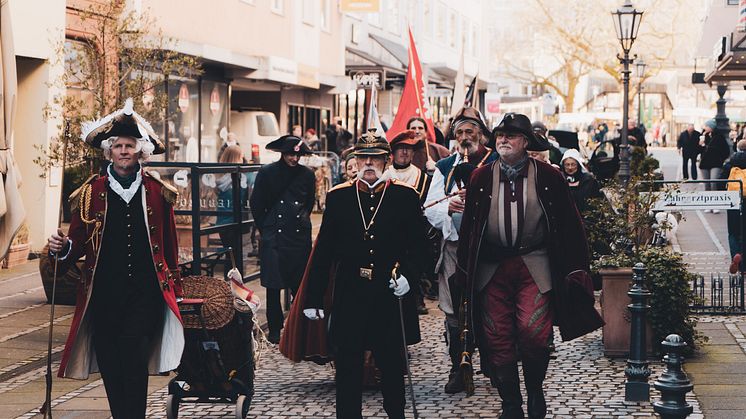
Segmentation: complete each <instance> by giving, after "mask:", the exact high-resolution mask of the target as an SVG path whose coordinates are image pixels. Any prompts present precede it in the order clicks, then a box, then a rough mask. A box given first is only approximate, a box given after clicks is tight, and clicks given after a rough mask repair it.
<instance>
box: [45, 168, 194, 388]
mask: <svg viewBox="0 0 746 419" xmlns="http://www.w3.org/2000/svg"><path fill="white" fill-rule="evenodd" d="M141 173H142V185H141V186H140V187H141V188H144V190H143V193H142V210H143V212H144V214H145V223H146V227H147V234H148V237H149V240H150V250H151V252H150V253H151V255H152V257H153V260H152V262H153V266H154V267H155V272H156V276H157V278H158V285H159V286H160V288H161V290H162V291H163V300H164V301H165V303H166V305H165V307H166V308H165V315H164V322H163V333H162V334H161V335H160V341H159V342H157V343H156V345H154V350H153V353H152V354H151V356H150V362H149V370H150V373H151V374H157V373H160V372H165V371H170V370H173V369H175V368H176V367H177V366H178V365H179V362H180V360H181V353H182V351H183V348H184V331H183V327H182V324H181V316H180V315H179V309H178V307H177V305H176V296H177V295H179V296H180V295H181V278H180V276H179V270H178V245H177V242H176V226H175V224H174V211H173V207H172V204H173V202H174V201H175V198H176V190H175V189H174V188H173V187H172V186H170V185H167V184H164V183H162V182H161V181H160V180H158V179H156V178H154V177H153V176H151V175H150V174H149V173H147V172H145V171H143V172H141ZM108 182H109V180H108V176H102V177H94V178H92V179H89V180H88V181H87V182H86V183H85V184H84V185H83V186H82V187H81V188H80V189H78V190H76V191H75V192H73V194H72V195H71V196H70V201H71V207H72V210H73V215H72V221H71V223H70V229H69V231H68V237H69V238H70V240H72V246H71V248H70V251H69V253H68V254H67V256H66V257H65V258H64V260H62V261H61V263H62V264H63V265H62V269H65V267H66V265H69V264H72V263H75V261H77V260H78V259H80V257H81V256H85V273H86V275H84V278H85V282H81V283H79V284H78V292H77V304H76V306H75V314H74V315H73V321H72V325H71V326H70V333H69V335H68V337H67V341H66V342H65V351H64V353H63V355H62V361H61V364H60V371H59V373H58V375H59V376H60V377H68V378H77V379H86V378H88V374H89V373H91V372H96V371H97V370H98V365H97V364H96V361H95V354H94V349H93V341H92V339H91V337H92V333H91V332H92V329H91V323H90V315H89V314H88V313H89V311H88V306H89V303H90V299H91V293H92V291H93V281H95V279H96V277H97V275H106V268H105V267H103V266H98V265H97V263H96V261H97V260H98V256H99V251H100V246H99V243H102V242H103V241H104V240H106V237H104V234H103V233H104V226H105V225H106V214H107V199H106V197H107V188H106V185H107V184H108Z"/></svg>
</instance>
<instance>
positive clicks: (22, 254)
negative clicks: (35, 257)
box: [3, 243, 31, 269]
mask: <svg viewBox="0 0 746 419" xmlns="http://www.w3.org/2000/svg"><path fill="white" fill-rule="evenodd" d="M30 252H31V243H24V244H17V245H15V246H10V250H8V255H7V256H6V257H5V259H3V269H10V268H12V267H14V266H18V265H23V264H24V263H26V262H28V255H29V253H30Z"/></svg>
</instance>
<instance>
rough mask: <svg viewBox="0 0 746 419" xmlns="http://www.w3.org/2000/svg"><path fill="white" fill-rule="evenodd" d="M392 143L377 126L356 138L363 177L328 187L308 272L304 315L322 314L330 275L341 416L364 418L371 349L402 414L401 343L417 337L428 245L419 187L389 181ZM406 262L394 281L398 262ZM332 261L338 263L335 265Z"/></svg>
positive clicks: (388, 405) (387, 397) (386, 400)
mask: <svg viewBox="0 0 746 419" xmlns="http://www.w3.org/2000/svg"><path fill="white" fill-rule="evenodd" d="M390 151H391V149H390V147H389V144H388V143H387V142H386V140H385V139H382V138H381V137H380V136H377V135H375V129H371V130H369V132H368V133H367V134H365V135H363V137H361V138H360V139H359V140H358V142H357V143H356V144H355V151H354V152H355V155H356V158H357V164H358V177H357V179H353V180H350V181H347V182H345V183H343V184H340V185H338V186H337V187H335V188H333V189H332V190H331V191H329V194H328V195H327V198H326V210H325V212H324V218H323V221H322V223H321V230H320V231H319V235H318V238H317V243H316V247H315V249H314V254H313V258H312V260H311V261H310V262H309V263H310V271H309V274H308V281H309V282H308V284H307V287H308V288H307V289H308V295H307V297H306V300H305V301H304V307H305V310H304V311H303V313H304V314H305V315H306V317H308V318H309V319H311V320H318V319H323V318H324V312H323V310H322V309H321V308H320V307H323V305H322V303H323V298H324V295H325V292H326V289H327V287H328V286H329V282H330V272H336V275H335V277H334V279H333V281H334V285H333V288H332V289H333V296H332V301H333V302H332V306H331V307H332V309H331V311H332V312H331V313H327V316H326V317H327V319H328V320H329V321H330V325H329V343H330V346H331V349H332V350H333V351H334V353H335V362H336V380H337V418H344V419H356V418H362V416H361V409H362V372H363V370H362V369H363V351H365V350H366V349H370V350H372V351H373V356H374V358H375V362H376V366H378V367H379V368H380V369H381V373H382V376H381V389H382V392H383V407H384V409H385V410H386V413H387V414H388V416H389V418H397V419H398V418H401V419H403V418H404V406H405V396H404V373H405V371H406V369H405V365H404V352H403V351H404V344H403V339H402V331H401V325H400V306H399V301H398V299H399V298H403V300H402V307H403V309H402V314H401V315H403V316H404V323H405V330H406V339H407V344H414V343H417V342H419V340H420V330H419V320H418V318H417V313H416V311H415V304H414V299H413V298H412V297H413V295H412V294H413V293H411V292H408V291H409V289H410V284H409V281H408V280H407V278H410V280H411V281H412V282H413V283H412V284H411V286H412V287H415V286H417V285H418V284H417V283H416V282H415V281H417V280H418V278H419V277H420V273H421V270H422V263H423V261H424V260H425V252H426V247H425V246H426V244H425V237H424V230H423V217H422V211H421V209H420V201H419V197H418V195H417V192H416V191H415V190H414V189H413V188H412V187H411V186H409V185H407V184H405V183H403V182H400V181H397V180H394V179H390V178H389V176H388V175H387V174H385V167H386V163H387V160H388V155H389V153H390ZM397 263H399V264H401V266H400V269H399V271H398V275H397V279H396V281H394V280H393V279H392V270H393V269H394V267H395V265H396V264H397ZM333 267H336V269H334V268H333Z"/></svg>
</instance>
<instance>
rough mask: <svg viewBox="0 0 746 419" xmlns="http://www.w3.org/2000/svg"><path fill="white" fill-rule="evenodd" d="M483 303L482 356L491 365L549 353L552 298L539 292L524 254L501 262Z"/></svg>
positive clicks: (489, 284)
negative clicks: (523, 256) (525, 262)
mask: <svg viewBox="0 0 746 419" xmlns="http://www.w3.org/2000/svg"><path fill="white" fill-rule="evenodd" d="M479 302H480V305H481V310H480V311H481V322H482V330H481V332H482V336H481V339H480V355H482V356H484V355H487V357H486V358H487V359H486V360H485V361H486V362H487V363H488V364H489V365H492V366H494V367H498V366H501V365H506V364H510V363H513V362H515V361H517V360H518V359H519V358H535V357H541V356H542V355H546V353H547V351H548V345H549V343H550V341H549V340H550V339H551V336H552V307H551V304H550V299H549V296H548V295H544V294H542V293H541V292H539V288H538V287H537V285H536V282H534V280H533V278H532V277H531V274H530V273H529V271H528V268H527V267H526V265H525V264H524V263H523V259H522V258H521V257H520V256H517V257H511V258H509V259H506V260H504V261H502V262H500V265H499V267H498V268H497V270H495V273H494V275H493V276H492V279H491V280H490V282H489V283H488V284H487V285H486V286H485V287H484V289H483V290H482V292H481V293H480V296H479ZM485 349H486V350H485ZM519 355H520V356H519Z"/></svg>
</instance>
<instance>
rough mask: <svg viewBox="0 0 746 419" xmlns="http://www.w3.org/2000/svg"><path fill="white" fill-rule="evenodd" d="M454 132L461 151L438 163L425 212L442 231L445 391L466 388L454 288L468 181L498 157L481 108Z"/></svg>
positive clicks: (462, 118)
mask: <svg viewBox="0 0 746 419" xmlns="http://www.w3.org/2000/svg"><path fill="white" fill-rule="evenodd" d="M450 131H451V133H452V134H453V136H454V138H455V139H456V141H457V142H458V145H459V149H460V152H458V153H454V154H453V155H451V156H450V157H447V158H445V159H443V160H440V161H439V162H438V163H436V165H435V166H436V169H435V172H434V173H433V180H432V183H431V185H430V188H429V190H428V194H427V199H425V205H426V207H427V208H426V209H425V215H426V216H427V220H428V221H429V222H430V224H431V225H432V226H433V227H435V228H436V229H438V230H440V231H441V233H442V244H441V252H440V258H439V260H438V262H437V264H436V265H437V266H436V271H437V272H438V303H439V304H438V307H440V309H441V310H443V312H444V313H445V314H446V332H447V334H446V336H447V343H448V353H449V356H450V360H451V367H450V369H449V373H448V381H447V382H446V385H445V392H446V393H449V394H453V393H459V392H462V391H464V383H463V381H462V378H461V373H460V369H459V366H460V364H461V352H462V349H463V348H462V345H461V344H460V337H459V336H460V335H461V330H459V327H458V306H459V304H460V298H459V297H458V295H459V293H458V290H456V289H452V288H453V286H454V284H453V281H452V280H451V279H452V276H453V274H454V272H456V248H457V247H458V241H459V233H458V230H459V226H460V222H461V215H462V213H463V210H464V198H465V195H466V183H467V182H468V181H469V179H468V177H469V174H470V173H471V170H473V169H474V168H475V167H481V166H482V165H485V164H488V163H490V162H492V161H494V160H495V159H496V158H497V154H496V153H495V152H494V151H493V150H492V149H490V148H488V147H487V145H486V144H487V143H488V141H489V130H488V129H487V125H486V124H485V122H484V120H483V119H482V116H481V114H480V113H479V111H478V110H476V109H475V108H471V107H464V108H463V109H461V110H460V111H459V112H458V113H457V114H456V116H455V118H454V119H453V121H452V122H451V126H450Z"/></svg>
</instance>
